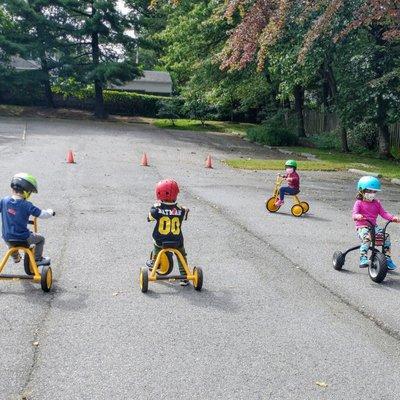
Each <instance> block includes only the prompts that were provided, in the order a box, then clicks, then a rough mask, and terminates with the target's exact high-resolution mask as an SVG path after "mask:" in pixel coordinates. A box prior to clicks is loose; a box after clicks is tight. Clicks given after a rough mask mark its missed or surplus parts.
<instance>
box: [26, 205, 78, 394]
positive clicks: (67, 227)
mask: <svg viewBox="0 0 400 400" xmlns="http://www.w3.org/2000/svg"><path fill="white" fill-rule="evenodd" d="M67 204H68V210H69V213H68V214H67V223H66V224H64V230H63V232H62V236H63V242H62V246H61V250H60V258H59V261H58V263H57V264H56V268H57V270H58V279H60V278H61V276H62V273H63V270H64V268H63V265H64V262H63V261H64V259H65V254H66V251H67V243H68V240H69V235H70V232H71V223H72V220H73V219H74V216H75V213H74V210H73V207H72V201H71V199H68V200H67ZM56 296H57V290H52V291H51V292H50V294H49V295H48V297H49V300H48V302H47V309H46V310H45V312H44V313H43V315H42V317H41V319H40V321H39V323H38V324H37V328H36V330H35V332H34V335H33V339H32V344H33V345H34V343H38V344H37V345H36V346H35V345H34V346H35V348H34V351H33V357H32V362H31V365H30V366H29V369H28V373H27V377H26V380H25V382H24V385H23V387H22V389H21V391H20V395H19V396H20V399H22V400H27V399H28V398H29V395H30V394H31V392H32V387H31V384H32V381H33V377H34V372H35V370H36V367H37V365H38V361H39V357H40V338H41V337H43V335H44V334H45V331H46V328H45V324H46V320H47V319H48V317H49V315H50V312H51V310H52V303H53V301H54V299H55V298H56Z"/></svg>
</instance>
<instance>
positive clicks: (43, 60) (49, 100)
mask: <svg viewBox="0 0 400 400" xmlns="http://www.w3.org/2000/svg"><path fill="white" fill-rule="evenodd" d="M40 61H41V64H42V72H43V74H44V79H43V86H44V94H45V96H46V101H47V107H50V108H55V107H56V106H55V103H54V96H53V92H52V90H51V83H50V73H49V67H48V64H47V60H46V58H45V57H42V58H41V60H40Z"/></svg>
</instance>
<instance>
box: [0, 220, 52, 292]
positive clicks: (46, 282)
mask: <svg viewBox="0 0 400 400" xmlns="http://www.w3.org/2000/svg"><path fill="white" fill-rule="evenodd" d="M28 223H29V224H30V225H33V231H34V232H37V231H38V225H37V218H34V219H33V220H30V221H29V222H28ZM9 243H11V244H12V247H10V248H9V249H8V251H7V253H6V254H5V255H4V257H3V259H2V260H1V261H0V280H20V279H26V280H31V281H33V282H34V283H40V285H41V287H42V290H43V291H44V292H49V291H50V289H51V287H52V284H53V274H52V271H51V267H50V261H49V262H48V263H47V264H46V265H43V266H42V268H41V271H39V267H38V265H37V263H36V261H35V245H29V244H28V242H26V241H24V240H9ZM16 251H18V252H19V251H21V252H23V253H24V270H25V273H26V275H14V274H3V273H2V272H3V269H4V268H5V266H6V264H7V261H8V260H9V258H10V257H11V255H12V254H13V253H14V252H16Z"/></svg>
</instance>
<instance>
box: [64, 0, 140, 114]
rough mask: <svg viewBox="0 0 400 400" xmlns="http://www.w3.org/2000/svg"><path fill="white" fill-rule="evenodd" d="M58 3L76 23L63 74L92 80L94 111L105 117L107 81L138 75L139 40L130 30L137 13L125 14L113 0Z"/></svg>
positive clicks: (72, 22)
mask: <svg viewBox="0 0 400 400" xmlns="http://www.w3.org/2000/svg"><path fill="white" fill-rule="evenodd" d="M59 3H60V4H61V7H62V8H63V10H65V12H66V13H67V14H68V17H69V18H68V23H69V24H70V25H71V26H72V27H73V30H72V31H71V32H70V34H69V36H70V38H69V43H67V46H68V47H69V51H68V53H66V54H64V60H63V64H64V66H63V70H62V74H63V75H64V76H67V77H71V76H72V77H74V78H75V79H76V80H77V81H79V82H81V83H82V84H84V85H86V84H87V83H89V82H91V83H92V84H93V86H94V92H95V115H96V116H97V117H99V118H104V117H106V111H105V107H104V98H103V90H104V87H105V85H106V83H108V82H111V83H117V84H118V83H121V82H123V81H126V80H129V79H133V78H134V77H135V76H137V75H138V69H137V67H136V64H135V60H134V52H135V45H136V43H135V40H134V38H132V37H131V36H130V35H128V33H127V32H128V30H129V29H131V28H132V27H134V25H135V22H136V21H135V19H133V17H132V15H134V14H132V13H131V14H130V15H123V14H122V13H121V12H120V11H118V10H117V9H116V2H115V1H112V0H91V1H81V0H79V1H78V0H60V2H59Z"/></svg>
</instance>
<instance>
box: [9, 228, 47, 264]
mask: <svg viewBox="0 0 400 400" xmlns="http://www.w3.org/2000/svg"><path fill="white" fill-rule="evenodd" d="M26 242H27V243H28V245H29V246H30V245H32V244H34V245H35V260H36V261H39V260H41V259H42V255H43V247H44V242H45V240H44V237H43V236H42V235H39V234H38V233H34V232H31V234H30V236H29V237H28V239H26ZM7 245H8V247H12V246H13V244H12V242H7ZM12 257H13V258H14V259H18V258H19V256H18V254H17V253H16V252H15V253H13V254H12Z"/></svg>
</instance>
